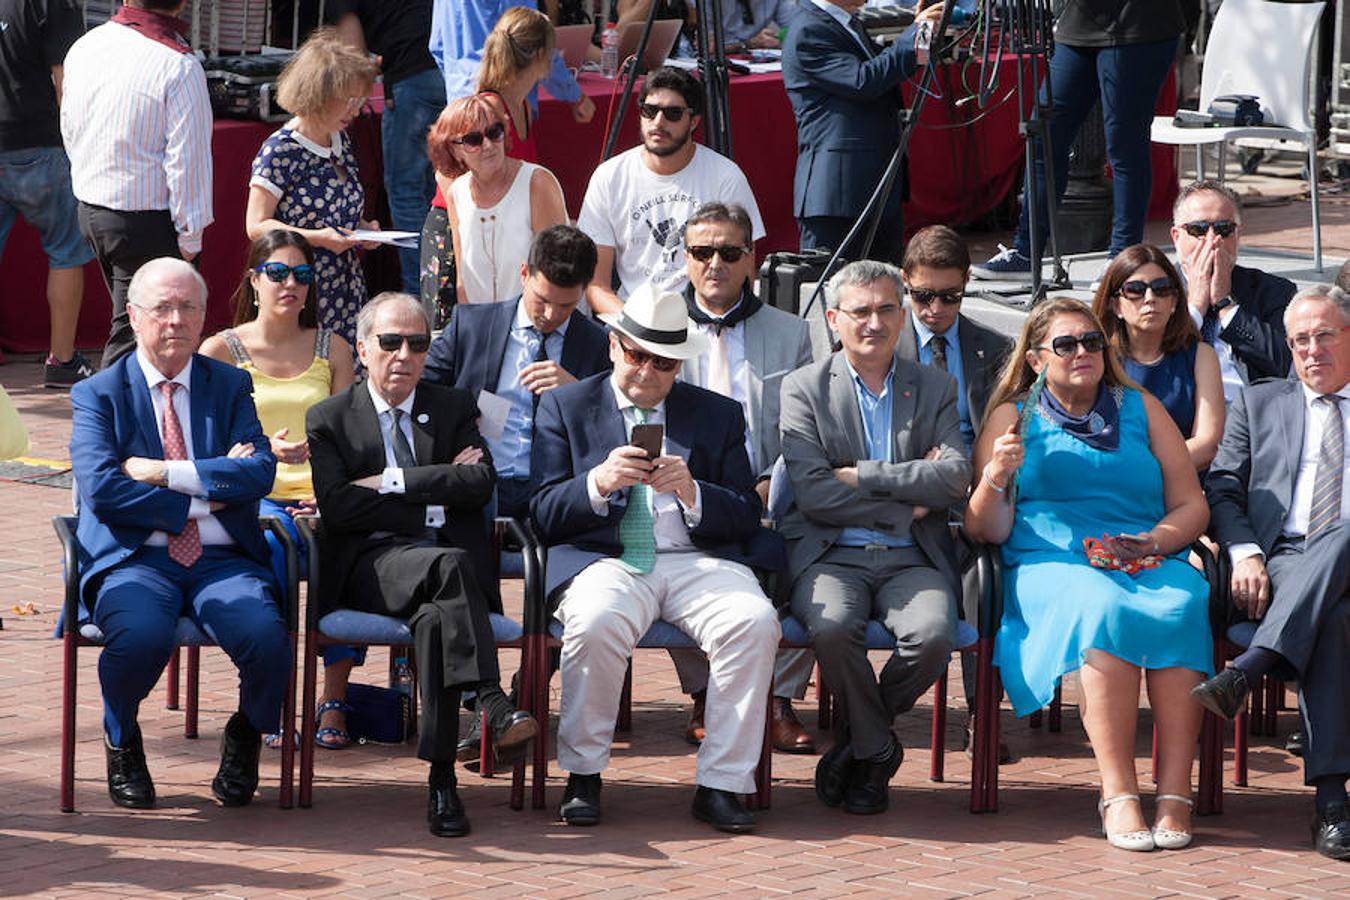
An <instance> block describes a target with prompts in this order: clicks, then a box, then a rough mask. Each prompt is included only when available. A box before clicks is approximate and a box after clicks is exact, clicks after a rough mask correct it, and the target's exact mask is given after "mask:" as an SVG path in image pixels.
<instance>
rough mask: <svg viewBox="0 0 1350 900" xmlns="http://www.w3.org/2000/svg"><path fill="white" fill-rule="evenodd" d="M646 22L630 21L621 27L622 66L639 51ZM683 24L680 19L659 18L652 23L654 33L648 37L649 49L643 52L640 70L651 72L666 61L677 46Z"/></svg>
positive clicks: (620, 53) (620, 59) (620, 49)
mask: <svg viewBox="0 0 1350 900" xmlns="http://www.w3.org/2000/svg"><path fill="white" fill-rule="evenodd" d="M645 24H646V23H645V22H629V23H628V24H626V25H624V26H623V27H622V28H620V29H619V65H620V66H621V67H622V66H623V62H624V60H626V59H628V57H630V56H632V55H633V54H634V53H636V52H637V46H638V41H639V40H641V39H642V28H643V26H644V25H645ZM683 24H684V23H683V22H682V21H680V20H679V19H657V20H656V21H655V22H653V23H652V34H651V37H649V38H648V39H647V50H646V52H645V53H643V54H642V60H641V63H640V65H639V66H638V71H639V72H650V71H651V70H652V69H655V68H657V67H659V66H661V65H663V64H664V63H665V61H666V59H667V58H668V57H669V56H670V51H671V50H673V49H674V48H675V42H676V41H677V40H679V37H680V26H682V25H683Z"/></svg>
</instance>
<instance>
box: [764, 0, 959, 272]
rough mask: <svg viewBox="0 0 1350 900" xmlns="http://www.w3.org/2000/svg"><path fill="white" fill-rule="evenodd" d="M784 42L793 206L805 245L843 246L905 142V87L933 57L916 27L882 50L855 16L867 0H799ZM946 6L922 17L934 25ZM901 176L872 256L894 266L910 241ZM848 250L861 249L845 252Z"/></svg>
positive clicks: (932, 10) (921, 14) (894, 189)
mask: <svg viewBox="0 0 1350 900" xmlns="http://www.w3.org/2000/svg"><path fill="white" fill-rule="evenodd" d="M799 5H800V7H801V10H800V13H799V14H798V15H797V16H796V18H795V19H794V20H793V24H792V28H791V29H789V30H788V36H787V40H786V41H785V43H784V45H783V86H784V87H786V88H787V93H788V99H789V100H791V101H792V111H793V114H794V115H795V116H796V117H797V174H796V177H795V178H794V179H793V184H792V204H793V208H794V210H795V212H796V215H797V222H798V224H800V226H801V231H802V239H801V246H802V248H803V249H807V248H812V247H828V248H830V249H832V250H834V249H838V248H839V245H840V243H841V242H842V241H843V240H844V236H845V235H847V234H848V230H849V228H850V227H852V225H853V221H854V219H855V218H856V217H857V215H858V212H859V210H861V209H862V208H863V206H865V205H866V203H867V198H868V197H870V196H871V194H872V191H873V190H874V189H875V188H876V185H877V182H878V181H880V180H881V174H882V172H884V171H885V170H886V164H887V163H888V162H890V159H891V155H892V154H893V153H894V152H895V148H896V145H897V144H898V143H899V140H900V119H899V115H900V110H901V105H902V102H903V101H902V98H901V96H900V83H901V82H903V81H905V80H906V79H908V78H909V77H910V76H911V75H913V74H914V72H915V71H916V70H917V69H918V67H920V66H922V65H924V64H925V63H926V62H927V60H928V52H927V50H917V49H916V48H915V39H916V37H917V28H910V29H908V30H906V31H905V32H904V33H902V34H901V35H900V36H899V37H897V38H896V39H895V42H894V43H892V44H891V45H890V46H889V47H887V48H886V49H884V50H883V49H881V47H880V46H879V45H877V44H876V43H874V42H873V41H872V39H871V38H869V37H868V36H867V33H866V32H865V31H864V30H863V28H862V25H861V23H860V22H859V21H858V17H857V15H856V13H857V11H858V10H859V9H861V8H862V7H863V5H864V0H801V2H800V4H799ZM941 14H942V4H941V3H939V4H936V5H934V6H930V7H929V8H928V9H926V10H923V11H922V12H920V13H919V19H918V21H927V22H931V23H934V24H935V23H936V22H937V20H938V18H939V17H940V16H941ZM904 192H905V185H904V180H903V177H901V178H897V179H896V182H895V184H894V185H893V186H892V188H891V193H890V196H889V197H888V198H887V200H886V207H885V211H884V213H883V215H882V219H881V225H880V227H879V228H878V229H877V234H876V242H875V244H874V245H873V251H872V254H873V256H875V257H876V258H878V259H889V260H894V261H896V262H898V261H899V258H900V250H901V248H902V247H903V246H904V243H905V240H904V227H903V222H902V221H901V211H900V203H901V199H902V195H903V194H904ZM844 253H845V255H846V256H847V255H849V254H850V253H856V251H854V250H853V248H846V249H845V250H844Z"/></svg>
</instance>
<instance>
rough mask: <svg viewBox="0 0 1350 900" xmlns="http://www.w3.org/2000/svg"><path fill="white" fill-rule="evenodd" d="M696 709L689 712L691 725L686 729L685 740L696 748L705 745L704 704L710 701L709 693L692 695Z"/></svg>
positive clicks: (701, 692) (702, 692) (703, 692)
mask: <svg viewBox="0 0 1350 900" xmlns="http://www.w3.org/2000/svg"><path fill="white" fill-rule="evenodd" d="M689 696H690V698H691V699H692V700H693V701H694V708H693V709H691V710H689V724H688V725H686V726H685V728H684V739H685V740H686V741H688V742H689V743H691V744H693V745H694V746H695V747H697V746H698V745H700V744H702V743H703V735H704V731H703V703H704V701H706V700H707V699H708V692H707V691H699V692H698V693H697V694H690V695H689Z"/></svg>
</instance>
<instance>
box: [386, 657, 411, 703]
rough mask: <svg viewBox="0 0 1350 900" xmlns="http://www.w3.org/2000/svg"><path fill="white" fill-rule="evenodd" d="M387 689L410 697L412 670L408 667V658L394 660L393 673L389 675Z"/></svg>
mask: <svg viewBox="0 0 1350 900" xmlns="http://www.w3.org/2000/svg"><path fill="white" fill-rule="evenodd" d="M389 687H390V689H391V690H395V691H398V692H399V693H400V694H403V695H405V696H407V697H410V698H411V697H412V695H413V690H414V689H415V688H414V687H413V670H412V666H410V665H408V657H406V656H399V657H396V658H395V659H394V671H393V672H391V673H390V675H389Z"/></svg>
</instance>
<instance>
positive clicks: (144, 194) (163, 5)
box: [61, 0, 212, 367]
mask: <svg viewBox="0 0 1350 900" xmlns="http://www.w3.org/2000/svg"><path fill="white" fill-rule="evenodd" d="M183 6H184V2H183V0H126V3H125V5H124V6H123V7H122V8H121V9H119V10H118V11H117V14H116V15H115V16H113V18H112V20H111V21H109V22H107V23H106V24H103V25H100V26H99V27H97V28H94V29H93V30H91V31H90V32H89V33H88V34H86V35H85V36H84V37H82V38H80V39H79V40H78V41H76V42H75V44H74V46H72V47H71V48H70V52H69V53H68V54H67V55H66V62H65V99H64V102H63V103H62V106H61V134H62V136H63V137H64V139H65V144H66V150H67V152H68V153H69V155H70V164H71V184H72V186H73V187H74V190H75V197H76V199H78V200H79V201H80V212H79V218H80V231H82V232H83V233H84V236H85V237H86V238H87V239H88V240H89V243H90V244H91V245H92V246H93V248H94V253H95V254H96V255H97V256H98V261H99V265H100V266H102V268H103V277H104V280H105V281H106V282H107V284H108V292H109V293H110V294H111V295H112V302H113V317H112V327H111V329H110V332H109V335H108V343H107V346H105V347H104V349H103V362H102V364H103V366H104V367H107V366H108V365H109V364H111V363H112V362H113V361H114V360H116V359H117V358H118V357H120V356H122V355H123V354H125V353H128V352H130V351H131V350H132V348H133V347H134V346H135V336H134V335H133V334H132V331H131V326H130V323H129V322H128V320H127V285H128V284H130V282H131V276H132V275H133V274H135V272H136V270H137V269H138V268H140V267H141V265H143V264H144V263H146V262H148V261H149V260H151V259H155V258H157V257H161V256H181V257H182V258H183V259H186V260H192V259H194V258H195V257H196V256H197V254H198V253H200V252H201V249H202V232H203V231H204V230H205V229H206V226H207V225H209V224H210V223H211V220H212V213H211V101H210V98H209V96H208V95H207V91H206V75H205V73H204V72H203V71H202V67H201V63H199V62H198V61H197V59H196V57H194V56H193V55H192V53H191V48H190V47H189V46H188V43H187V40H186V38H185V35H186V33H187V29H186V27H185V26H184V24H183V23H182V22H181V21H180V20H179V19H178V18H177V16H178V13H179V12H181V11H182V8H183Z"/></svg>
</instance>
